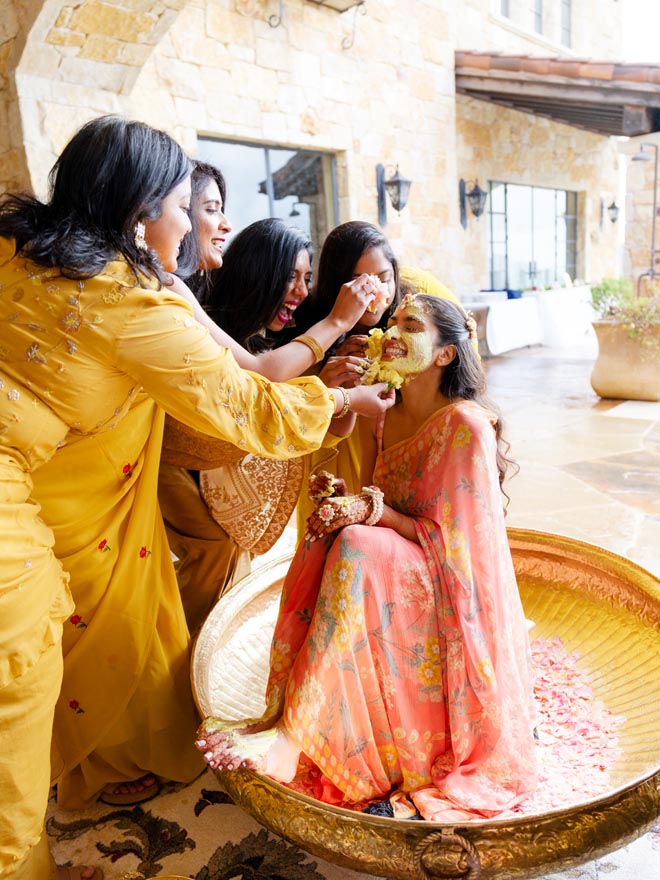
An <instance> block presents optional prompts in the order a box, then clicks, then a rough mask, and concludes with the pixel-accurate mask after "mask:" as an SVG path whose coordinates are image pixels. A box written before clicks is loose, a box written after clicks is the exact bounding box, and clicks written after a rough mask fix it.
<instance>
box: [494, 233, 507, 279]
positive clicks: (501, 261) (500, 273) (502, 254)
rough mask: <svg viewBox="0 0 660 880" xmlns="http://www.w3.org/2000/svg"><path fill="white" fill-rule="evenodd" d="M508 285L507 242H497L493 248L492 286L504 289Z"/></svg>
mask: <svg viewBox="0 0 660 880" xmlns="http://www.w3.org/2000/svg"><path fill="white" fill-rule="evenodd" d="M506 286H507V284H506V243H505V242H502V243H498V242H496V243H494V244H493V246H492V249H491V269H490V287H491V290H504V289H505V288H506Z"/></svg>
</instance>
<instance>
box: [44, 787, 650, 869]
mask: <svg viewBox="0 0 660 880" xmlns="http://www.w3.org/2000/svg"><path fill="white" fill-rule="evenodd" d="M47 830H48V834H49V837H50V842H51V848H52V851H53V854H54V856H55V860H56V861H57V863H58V864H60V865H64V864H95V865H100V866H101V867H102V868H103V871H104V873H105V880H145V878H148V877H162V878H165V877H167V876H171V875H178V876H180V877H189V878H194V880H368V878H367V876H366V875H364V874H358V873H355V872H354V871H350V870H348V869H346V868H340V867H338V866H336V865H331V864H329V863H328V862H325V861H322V860H321V859H318V858H316V857H314V856H310V855H309V854H308V853H305V852H304V851H303V850H301V849H300V848H298V847H297V846H293V845H292V844H290V843H287V842H286V841H284V840H282V839H281V838H279V837H277V836H276V835H274V834H271V833H270V832H268V831H266V830H265V829H264V828H262V827H261V826H260V825H259V824H258V823H257V822H255V821H254V820H253V819H251V818H250V817H249V816H247V815H246V814H245V813H244V812H243V811H242V810H241V809H240V808H239V807H237V806H235V805H234V804H233V803H232V801H231V800H230V799H229V797H228V796H227V795H226V794H225V793H224V792H223V791H222V790H221V789H220V787H219V785H218V783H217V780H216V779H215V777H214V776H213V775H212V773H211V772H210V771H206V772H205V773H203V774H202V776H200V777H199V778H198V779H197V780H196V781H195V782H194V783H192V784H191V785H187V786H185V785H174V784H168V785H165V786H163V789H162V791H161V793H160V795H159V796H158V797H157V798H154V800H152V801H149V802H148V803H145V804H142V805H139V806H134V807H108V806H106V805H104V804H98V805H96V806H95V807H93V808H91V809H89V810H86V811H84V812H80V813H64V812H60V811H57V810H56V808H55V802H54V799H53V800H51V803H50V805H49V812H48V819H47ZM659 877H660V822H659V823H658V825H657V826H656V828H654V829H653V830H652V831H651V832H649V833H648V834H646V835H644V836H643V837H641V838H640V839H639V840H637V841H635V842H634V843H633V844H630V845H629V846H627V847H624V848H623V849H621V850H618V851H617V852H615V853H611V854H610V855H608V856H605V857H603V858H601V859H598V860H597V861H593V862H589V863H587V864H585V865H581V866H579V867H575V868H571V869H568V870H566V871H564V872H562V873H560V874H552V875H547V877H546V880H550V878H552V880H605V878H607V880H658V878H659ZM411 880H414V878H411ZM502 880H505V878H502Z"/></svg>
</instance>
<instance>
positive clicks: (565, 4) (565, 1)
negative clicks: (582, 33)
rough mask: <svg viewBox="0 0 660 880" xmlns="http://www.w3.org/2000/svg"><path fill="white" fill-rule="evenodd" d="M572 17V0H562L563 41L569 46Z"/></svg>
mask: <svg viewBox="0 0 660 880" xmlns="http://www.w3.org/2000/svg"><path fill="white" fill-rule="evenodd" d="M572 17H573V10H572V3H571V0H561V43H562V45H563V46H568V47H569V48H570V45H571V31H572Z"/></svg>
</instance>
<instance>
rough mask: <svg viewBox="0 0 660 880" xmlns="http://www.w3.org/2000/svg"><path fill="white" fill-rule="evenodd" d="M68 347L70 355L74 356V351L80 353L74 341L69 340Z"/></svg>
mask: <svg viewBox="0 0 660 880" xmlns="http://www.w3.org/2000/svg"><path fill="white" fill-rule="evenodd" d="M66 347H67V348H68V349H69V354H73V353H74V351H78V346H77V345H76V343H75V342H74V341H73V339H67V341H66Z"/></svg>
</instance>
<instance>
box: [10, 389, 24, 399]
mask: <svg viewBox="0 0 660 880" xmlns="http://www.w3.org/2000/svg"><path fill="white" fill-rule="evenodd" d="M7 397H8V399H9V400H13V401H16V400H20V397H21V394H20V391H17V390H16V388H12V389H11V391H8V392H7Z"/></svg>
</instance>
